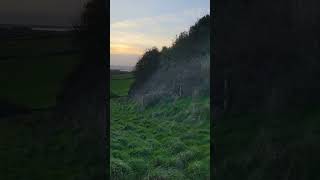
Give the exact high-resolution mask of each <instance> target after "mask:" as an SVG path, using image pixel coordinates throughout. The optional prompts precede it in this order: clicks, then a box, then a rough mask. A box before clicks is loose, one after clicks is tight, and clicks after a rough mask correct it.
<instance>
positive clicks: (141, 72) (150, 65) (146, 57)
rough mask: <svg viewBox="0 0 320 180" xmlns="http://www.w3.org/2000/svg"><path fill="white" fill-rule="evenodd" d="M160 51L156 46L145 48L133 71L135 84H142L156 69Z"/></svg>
mask: <svg viewBox="0 0 320 180" xmlns="http://www.w3.org/2000/svg"><path fill="white" fill-rule="evenodd" d="M159 57H160V52H159V50H158V49H157V48H156V47H153V48H151V49H149V50H147V51H146V52H145V53H144V54H143V56H142V57H141V58H140V60H139V61H138V62H137V64H136V66H135V69H134V71H133V73H134V76H135V78H136V81H135V85H140V84H142V83H143V82H144V81H145V80H147V79H148V78H149V77H150V76H151V75H152V74H153V72H154V71H155V70H156V69H157V67H158V64H159V59H160V58H159Z"/></svg>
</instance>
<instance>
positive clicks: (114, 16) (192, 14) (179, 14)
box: [110, 0, 210, 66]
mask: <svg viewBox="0 0 320 180" xmlns="http://www.w3.org/2000/svg"><path fill="white" fill-rule="evenodd" d="M209 3H210V0H191V1H187V2H186V1H185V0H162V1H159V0H136V1H132V0H111V1H110V5H111V6H110V10H111V12H110V13H111V16H110V18H111V24H110V64H111V65H124V66H128V65H129V66H133V65H135V63H136V62H137V60H138V57H140V56H141V55H142V54H143V53H144V52H145V51H146V49H149V48H152V47H157V48H158V49H159V50H161V49H162V47H163V46H167V47H168V46H171V44H172V43H173V41H174V40H175V37H176V35H178V34H180V33H181V32H183V31H188V30H189V28H190V26H192V25H193V24H194V23H195V22H196V21H197V20H198V19H200V18H201V17H202V16H204V15H206V14H209V13H210V11H209V9H210V4H209ZM121 57H125V58H121Z"/></svg>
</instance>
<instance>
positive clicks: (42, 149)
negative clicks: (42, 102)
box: [0, 112, 99, 180]
mask: <svg viewBox="0 0 320 180" xmlns="http://www.w3.org/2000/svg"><path fill="white" fill-rule="evenodd" d="M0 123H1V126H0V134H1V136H0V147H1V148H0V161H1V163H0V179H8V180H9V179H10V180H23V179H32V180H43V179H47V180H56V179H61V180H70V179H83V180H87V179H90V178H92V177H94V176H95V170H96V169H98V166H97V165H96V162H97V161H99V160H97V159H95V157H94V156H93V155H92V154H89V155H88V156H89V157H88V158H84V156H83V154H86V153H87V152H90V151H92V149H91V147H93V146H95V144H93V143H92V144H90V143H89V142H87V145H88V146H85V147H83V146H80V145H79V144H80V143H79V142H78V139H80V137H78V136H79V132H78V129H68V130H66V129H57V128H54V127H55V126H56V124H55V122H54V119H52V114H51V113H50V112H34V113H32V114H28V115H22V116H16V117H10V118H1V122H0ZM90 145H91V146H90ZM89 159H90V160H89ZM87 164H91V166H90V167H88V166H87ZM88 171H90V172H91V174H89V175H88V173H87V172H88Z"/></svg>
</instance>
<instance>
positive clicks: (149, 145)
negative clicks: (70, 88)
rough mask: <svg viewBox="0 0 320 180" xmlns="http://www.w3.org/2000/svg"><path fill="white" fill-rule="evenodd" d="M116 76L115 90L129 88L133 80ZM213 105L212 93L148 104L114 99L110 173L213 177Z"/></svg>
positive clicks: (135, 176)
mask: <svg viewBox="0 0 320 180" xmlns="http://www.w3.org/2000/svg"><path fill="white" fill-rule="evenodd" d="M113 78H114V79H117V80H114V79H112V81H111V90H112V91H114V92H115V93H119V92H120V93H122V94H126V93H125V91H124V90H125V89H126V90H128V88H129V85H130V83H132V82H131V81H130V82H129V81H127V80H118V79H119V78H120V79H121V77H119V76H113ZM113 81H116V82H113ZM120 83H122V84H120ZM209 107H210V106H209V98H199V99H191V98H183V99H179V100H177V101H175V102H166V103H161V104H158V105H155V106H152V107H147V108H143V107H140V106H139V105H138V104H136V103H135V102H132V101H130V100H128V99H126V98H116V99H111V107H110V108H111V174H112V178H114V179H123V178H124V179H142V178H147V177H149V178H166V179H167V178H174V179H192V178H201V179H207V178H209V164H210V163H209V159H210V142H209V141H210V135H209V134H210V130H209V127H210V126H209V119H210V117H209V114H210V109H209Z"/></svg>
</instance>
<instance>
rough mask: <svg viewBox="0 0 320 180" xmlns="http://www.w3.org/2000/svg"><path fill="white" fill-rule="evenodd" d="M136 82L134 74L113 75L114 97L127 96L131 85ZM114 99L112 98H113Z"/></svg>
mask: <svg viewBox="0 0 320 180" xmlns="http://www.w3.org/2000/svg"><path fill="white" fill-rule="evenodd" d="M133 82H134V77H133V74H132V73H130V72H128V73H123V74H111V77H110V91H111V95H113V96H127V95H128V91H129V89H130V86H131V84H132V83H133ZM111 97H112V96H111Z"/></svg>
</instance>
